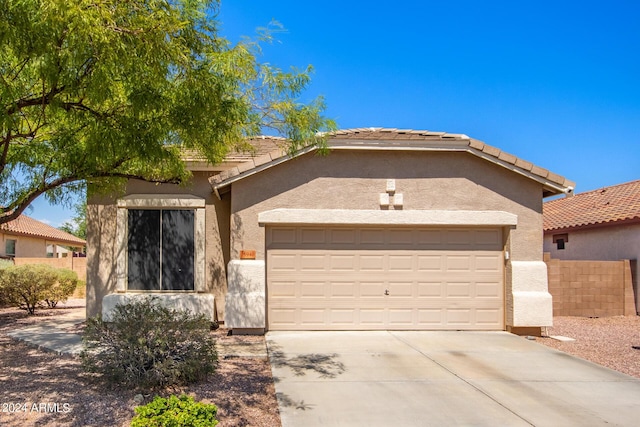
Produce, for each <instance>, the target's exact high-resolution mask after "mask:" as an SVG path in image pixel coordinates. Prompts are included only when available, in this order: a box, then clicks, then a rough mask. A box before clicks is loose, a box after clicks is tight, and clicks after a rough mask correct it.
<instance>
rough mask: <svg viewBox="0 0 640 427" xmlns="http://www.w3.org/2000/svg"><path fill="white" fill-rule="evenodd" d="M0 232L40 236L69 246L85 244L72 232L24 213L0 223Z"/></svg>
mask: <svg viewBox="0 0 640 427" xmlns="http://www.w3.org/2000/svg"><path fill="white" fill-rule="evenodd" d="M0 232H4V233H7V234H17V235H22V236H31V237H40V238H42V239H46V240H50V241H52V242H57V243H63V244H67V245H69V246H85V245H86V244H87V242H86V241H85V240H83V239H81V238H79V237H76V236H74V235H73V234H69V233H67V232H65V231H62V230H58V229H57V228H54V227H52V226H50V225H47V224H45V223H43V222H40V221H37V220H35V219H33V218H30V217H28V216H26V215H20V216H19V217H18V218H16V219H14V220H13V221H9V222H7V223H5V224H2V225H0Z"/></svg>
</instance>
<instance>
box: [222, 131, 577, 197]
mask: <svg viewBox="0 0 640 427" xmlns="http://www.w3.org/2000/svg"><path fill="white" fill-rule="evenodd" d="M327 145H328V147H329V149H330V150H340V149H348V150H357V149H366V150H405V151H406V150H418V151H461V152H467V153H470V154H473V155H475V156H478V157H480V158H482V159H484V160H486V161H489V162H492V163H494V164H497V165H499V166H502V167H504V168H507V169H509V170H511V171H513V172H515V173H518V174H521V175H524V176H526V177H527V178H530V179H533V180H535V181H538V182H540V183H541V184H542V185H543V187H544V189H545V192H544V196H545V197H546V196H550V195H554V194H561V193H570V192H571V191H573V187H574V186H575V184H574V183H573V182H571V181H569V180H567V179H565V178H564V177H562V176H560V175H557V174H554V173H552V172H550V171H548V170H546V169H543V168H541V167H538V166H536V165H534V164H532V163H530V162H527V161H526V160H522V159H520V158H518V157H516V156H514V155H512V154H509V153H506V152H504V151H501V150H500V149H498V148H495V147H492V146H490V145H487V144H485V143H484V142H482V141H479V140H477V139H473V138H470V137H468V136H467V135H464V134H450V133H446V132H431V131H421V130H402V129H391V128H357V129H344V130H338V131H335V132H332V133H330V134H329V139H328V141H327ZM316 149H317V148H316V147H315V146H310V147H307V148H304V149H302V150H300V151H298V152H297V153H296V154H294V155H293V156H292V155H290V154H288V153H287V152H286V150H285V149H284V148H283V147H282V146H278V148H276V149H275V150H273V151H270V152H268V153H261V154H260V155H257V156H254V157H248V158H246V160H245V161H244V162H242V163H240V164H239V165H237V166H234V167H230V168H228V169H226V170H224V171H222V172H221V173H219V174H217V175H215V176H213V177H211V178H210V180H209V181H210V183H211V186H212V187H213V189H214V191H215V192H216V193H217V194H219V193H220V192H221V191H222V190H223V189H224V188H226V187H228V186H229V185H231V184H232V183H233V182H235V181H238V180H240V179H243V178H245V177H247V176H251V175H253V174H256V173H259V172H261V171H263V170H265V169H268V168H270V167H273V166H276V165H278V164H280V163H283V162H286V161H288V160H290V159H291V158H293V157H297V156H300V155H303V154H306V153H309V152H312V151H315V150H316ZM263 151H264V150H263Z"/></svg>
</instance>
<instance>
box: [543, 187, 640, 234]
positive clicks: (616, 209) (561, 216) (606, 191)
mask: <svg viewBox="0 0 640 427" xmlns="http://www.w3.org/2000/svg"><path fill="white" fill-rule="evenodd" d="M543 214H544V225H543V229H544V230H545V231H552V230H561V229H566V228H579V227H589V226H598V225H611V224H613V223H618V222H621V221H640V180H638V181H632V182H627V183H624V184H618V185H614V186H612V187H604V188H601V189H599V190H593V191H588V192H585V193H580V194H576V195H575V196H573V197H565V198H561V199H556V200H551V201H548V202H545V203H544V205H543Z"/></svg>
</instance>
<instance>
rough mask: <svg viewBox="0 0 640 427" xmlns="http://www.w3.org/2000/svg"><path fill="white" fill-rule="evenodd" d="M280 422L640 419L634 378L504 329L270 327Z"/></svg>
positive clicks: (586, 422) (627, 422)
mask: <svg viewBox="0 0 640 427" xmlns="http://www.w3.org/2000/svg"><path fill="white" fill-rule="evenodd" d="M267 346H268V350H269V360H270V361H271V368H272V371H273V376H274V380H275V385H276V393H277V396H278V403H279V406H280V415H281V418H282V425H283V426H284V427H291V426H304V427H308V426H320V425H322V426H364V425H366V426H394V427H400V426H402V427H404V426H460V425H463V426H531V425H534V426H553V427H556V426H599V425H607V426H612V425H620V426H634V425H639V424H640V380H638V379H635V378H632V377H630V376H627V375H624V374H621V373H618V372H616V371H612V370H610V369H607V368H603V367H601V366H599V365H595V364H592V363H590V362H586V361H584V360H582V359H578V358H575V357H572V356H569V355H567V354H565V353H562V352H559V351H556V350H553V349H551V348H548V347H545V346H543V345H540V344H537V343H535V342H532V341H528V340H526V339H524V338H522V337H518V336H515V335H512V334H509V333H506V332H404V331H403V332H386V331H376V332H269V333H268V334H267Z"/></svg>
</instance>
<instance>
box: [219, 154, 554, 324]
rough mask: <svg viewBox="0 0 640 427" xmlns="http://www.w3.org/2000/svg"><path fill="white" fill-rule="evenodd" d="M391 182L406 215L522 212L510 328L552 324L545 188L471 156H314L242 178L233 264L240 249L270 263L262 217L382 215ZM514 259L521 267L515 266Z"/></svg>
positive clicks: (235, 201)
mask: <svg viewBox="0 0 640 427" xmlns="http://www.w3.org/2000/svg"><path fill="white" fill-rule="evenodd" d="M388 179H395V181H396V194H402V195H403V202H404V203H403V207H402V209H404V210H476V211H484V210H486V211H506V212H509V213H513V214H515V215H517V217H518V224H517V225H516V226H515V227H512V228H511V229H507V230H506V231H508V232H505V236H507V237H506V241H505V250H506V251H507V252H508V253H509V258H510V261H509V262H507V265H506V268H505V274H506V280H505V282H506V296H505V300H506V301H507V307H506V323H507V325H509V326H518V327H520V326H522V327H526V326H548V325H550V324H551V296H550V295H549V294H548V292H547V284H546V267H545V265H544V263H543V262H542V186H541V184H538V183H536V182H534V181H532V180H530V179H528V178H525V177H523V176H520V175H518V174H515V173H513V172H511V171H508V170H507V169H504V168H502V167H499V166H496V165H493V164H491V163H489V162H487V161H484V160H482V159H479V158H477V157H475V156H473V155H472V154H468V153H460V152H419V151H414V152H407V151H369V150H362V151H360V150H353V151H344V150H336V151H334V152H332V153H330V154H329V155H328V156H324V157H323V156H319V155H317V154H315V153H311V154H307V155H304V156H301V157H298V158H295V159H293V160H290V161H288V162H286V163H284V164H281V165H278V166H275V167H272V168H271V169H269V170H266V171H263V172H261V173H259V174H256V175H253V176H250V177H246V178H244V179H242V180H240V181H237V182H235V183H233V184H232V195H233V196H232V201H231V250H230V255H231V259H239V253H240V251H241V250H255V251H256V255H257V259H261V260H263V259H264V257H265V237H264V233H265V230H264V227H260V226H259V224H258V215H259V214H260V213H261V212H265V211H269V210H272V209H277V208H296V209H355V210H361V209H365V210H380V209H381V206H380V194H381V193H384V192H385V190H386V184H387V180H388ZM512 261H519V262H520V263H519V264H517V265H516V267H515V268H514V267H513V265H512ZM533 276H535V277H536V281H535V283H536V289H533V290H530V289H529V288H528V284H527V283H529V282H528V280H529V279H531V277H533ZM538 276H540V277H538ZM514 277H515V279H514ZM514 280H515V281H514ZM514 284H516V285H517V286H515V287H513V286H514ZM538 288H540V289H538ZM514 307H517V308H516V309H515V310H514ZM516 312H517V313H520V314H521V315H520V317H518V316H517V315H516V314H517V313H516Z"/></svg>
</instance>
